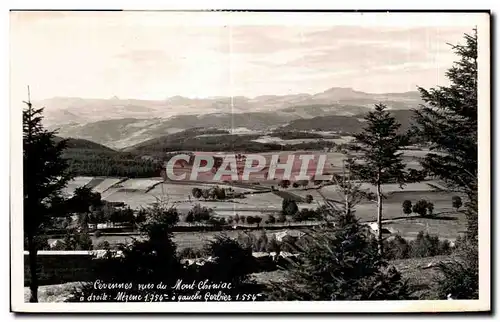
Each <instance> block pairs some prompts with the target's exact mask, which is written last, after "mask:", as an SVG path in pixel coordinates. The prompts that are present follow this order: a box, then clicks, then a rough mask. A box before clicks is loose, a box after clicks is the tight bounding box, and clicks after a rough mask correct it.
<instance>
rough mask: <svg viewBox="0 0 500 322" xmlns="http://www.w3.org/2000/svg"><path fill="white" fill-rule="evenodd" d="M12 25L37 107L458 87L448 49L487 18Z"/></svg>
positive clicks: (65, 18)
mask: <svg viewBox="0 0 500 322" xmlns="http://www.w3.org/2000/svg"><path fill="white" fill-rule="evenodd" d="M396 15H398V16H397V17H396ZM416 15H419V16H416ZM455 16H457V14H456V15H455ZM10 21H11V25H10V27H11V28H10V33H11V37H10V39H11V41H10V51H11V55H10V57H11V61H10V66H11V96H14V97H17V96H21V97H22V95H24V96H25V95H26V94H25V93H26V86H27V85H29V86H30V89H31V95H32V99H44V98H51V97H83V98H111V97H114V96H116V97H119V98H137V99H155V100H162V99H166V98H168V97H172V96H177V95H179V96H185V97H193V98H194V97H200V98H201V97H214V96H247V97H255V96H259V95H286V94H298V93H310V94H314V93H318V92H322V91H325V90H326V89H328V88H331V87H350V88H353V89H355V90H359V91H364V92H370V93H387V92H406V91H413V90H416V87H417V86H422V87H426V88H427V87H434V86H436V85H446V84H447V80H446V78H445V71H446V70H447V69H448V68H449V67H450V66H451V65H452V63H453V61H454V59H455V57H456V56H455V55H454V54H453V52H452V50H451V47H450V45H448V44H447V43H453V44H455V43H457V42H461V41H462V38H463V34H464V33H470V32H471V31H472V28H473V27H474V26H475V25H477V23H478V21H479V20H478V17H477V16H466V17H464V16H463V15H462V17H451V14H448V15H447V16H432V14H428V13H424V14H391V16H387V14H386V15H380V16H377V17H374V16H370V15H369V14H364V15H359V14H357V15H355V16H352V15H348V14H343V13H342V14H333V13H331V14H329V15H328V14H311V13H309V14H296V15H293V14H288V15H285V14H276V13H275V14H269V13H267V14H258V13H201V12H191V13H175V12H11V19H10Z"/></svg>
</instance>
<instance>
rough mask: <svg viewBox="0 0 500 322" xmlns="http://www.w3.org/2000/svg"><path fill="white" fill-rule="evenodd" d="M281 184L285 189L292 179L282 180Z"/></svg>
mask: <svg viewBox="0 0 500 322" xmlns="http://www.w3.org/2000/svg"><path fill="white" fill-rule="evenodd" d="M279 186H280V187H282V188H283V189H286V188H288V187H290V180H281V182H280V184H279Z"/></svg>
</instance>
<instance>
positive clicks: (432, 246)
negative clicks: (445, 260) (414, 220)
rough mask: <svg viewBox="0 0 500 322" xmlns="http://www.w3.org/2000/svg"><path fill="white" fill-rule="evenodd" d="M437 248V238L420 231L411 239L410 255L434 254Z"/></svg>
mask: <svg viewBox="0 0 500 322" xmlns="http://www.w3.org/2000/svg"><path fill="white" fill-rule="evenodd" d="M438 249H439V238H438V237H437V236H431V235H429V233H425V234H424V232H423V231H420V232H419V233H418V235H417V238H416V239H415V240H412V241H411V257H429V256H436V255H437V253H438Z"/></svg>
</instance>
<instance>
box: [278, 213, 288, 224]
mask: <svg viewBox="0 0 500 322" xmlns="http://www.w3.org/2000/svg"><path fill="white" fill-rule="evenodd" d="M285 221H286V216H285V215H284V214H280V215H279V216H278V218H277V219H276V222H279V223H284V222H285Z"/></svg>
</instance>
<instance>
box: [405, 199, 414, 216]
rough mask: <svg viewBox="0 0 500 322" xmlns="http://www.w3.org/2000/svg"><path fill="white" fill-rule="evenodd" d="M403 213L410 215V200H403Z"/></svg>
mask: <svg viewBox="0 0 500 322" xmlns="http://www.w3.org/2000/svg"><path fill="white" fill-rule="evenodd" d="M403 213H404V214H406V215H410V214H411V213H412V204H411V201H410V200H405V201H403Z"/></svg>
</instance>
